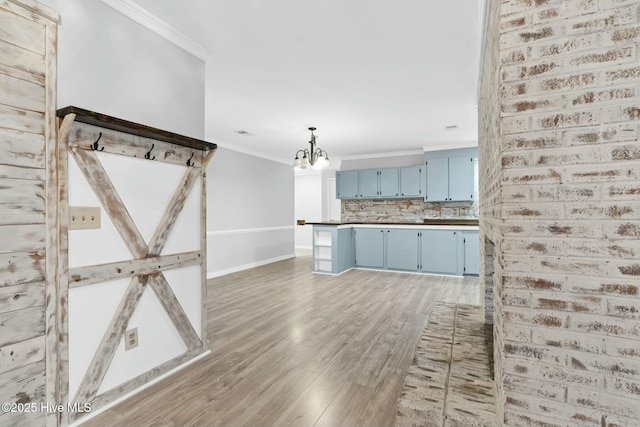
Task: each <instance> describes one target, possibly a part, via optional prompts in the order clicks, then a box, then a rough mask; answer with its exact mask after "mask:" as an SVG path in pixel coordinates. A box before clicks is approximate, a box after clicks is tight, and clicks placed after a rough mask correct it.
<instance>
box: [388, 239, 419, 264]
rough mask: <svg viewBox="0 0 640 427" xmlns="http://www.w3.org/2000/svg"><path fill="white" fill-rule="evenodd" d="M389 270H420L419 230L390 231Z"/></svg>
mask: <svg viewBox="0 0 640 427" xmlns="http://www.w3.org/2000/svg"><path fill="white" fill-rule="evenodd" d="M386 234H387V268H388V269H390V270H412V271H416V270H418V268H419V263H418V250H419V247H418V239H419V234H420V232H419V231H417V230H402V229H398V228H391V229H388V230H387V232H386Z"/></svg>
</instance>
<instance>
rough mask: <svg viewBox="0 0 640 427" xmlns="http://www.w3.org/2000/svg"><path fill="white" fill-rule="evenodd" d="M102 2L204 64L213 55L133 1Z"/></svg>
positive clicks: (113, 0) (112, 0) (105, 0)
mask: <svg viewBox="0 0 640 427" xmlns="http://www.w3.org/2000/svg"><path fill="white" fill-rule="evenodd" d="M102 2H103V3H104V4H106V5H107V6H109V7H112V8H113V9H115V10H117V11H118V12H120V13H122V14H123V15H124V16H126V17H128V18H129V19H132V20H133V21H135V22H137V23H138V24H140V25H142V26H143V27H145V28H147V29H148V30H151V31H153V32H154V33H156V34H157V35H159V36H160V37H163V38H165V39H166V40H168V41H170V42H171V43H173V44H175V45H176V46H178V47H179V48H181V49H183V50H185V51H187V52H189V53H190V54H192V55H193V56H195V57H197V58H199V59H201V60H202V61H204V62H206V61H207V59H208V58H209V56H210V55H211V52H210V51H209V50H207V49H206V48H205V47H204V46H202V45H201V44H199V43H197V42H196V41H195V40H193V39H191V38H189V37H187V36H186V35H185V34H183V33H181V32H180V31H178V30H176V29H175V28H174V27H172V26H171V25H169V24H168V23H167V22H165V21H163V20H162V19H160V18H158V17H157V16H156V15H154V14H152V13H151V12H149V11H148V10H146V9H143V8H142V7H140V6H139V5H137V4H136V3H134V2H133V1H132V0H102Z"/></svg>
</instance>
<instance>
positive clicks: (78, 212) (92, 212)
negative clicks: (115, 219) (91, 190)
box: [69, 206, 100, 230]
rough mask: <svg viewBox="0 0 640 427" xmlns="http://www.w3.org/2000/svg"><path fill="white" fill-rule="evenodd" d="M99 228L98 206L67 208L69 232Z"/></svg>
mask: <svg viewBox="0 0 640 427" xmlns="http://www.w3.org/2000/svg"><path fill="white" fill-rule="evenodd" d="M95 228H100V207H99V206H69V230H89V229H95Z"/></svg>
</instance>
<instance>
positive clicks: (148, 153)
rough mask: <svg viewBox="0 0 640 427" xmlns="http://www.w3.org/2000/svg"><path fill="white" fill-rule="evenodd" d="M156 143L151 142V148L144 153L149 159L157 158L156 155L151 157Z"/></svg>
mask: <svg viewBox="0 0 640 427" xmlns="http://www.w3.org/2000/svg"><path fill="white" fill-rule="evenodd" d="M155 145H156V144H151V148H150V149H149V151H147V154H145V155H144V158H145V159H147V160H155V159H156V156H153V157H151V152H152V151H153V147H155Z"/></svg>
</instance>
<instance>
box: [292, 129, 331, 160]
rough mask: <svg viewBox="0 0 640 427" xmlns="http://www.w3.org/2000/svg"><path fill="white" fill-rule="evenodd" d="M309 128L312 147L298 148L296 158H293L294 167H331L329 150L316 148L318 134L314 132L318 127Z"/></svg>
mask: <svg viewBox="0 0 640 427" xmlns="http://www.w3.org/2000/svg"><path fill="white" fill-rule="evenodd" d="M309 130H310V131H311V141H309V144H311V149H307V148H305V149H304V150H298V152H297V153H296V158H295V159H294V160H293V167H294V168H295V169H309V168H313V169H323V168H327V167H329V166H330V163H329V155H328V154H327V152H326V151H324V150H322V149H320V148H317V149H316V136H315V135H314V134H313V131H314V130H316V128H314V127H310V128H309ZM300 153H302V159H301V158H300V156H299V155H300Z"/></svg>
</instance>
